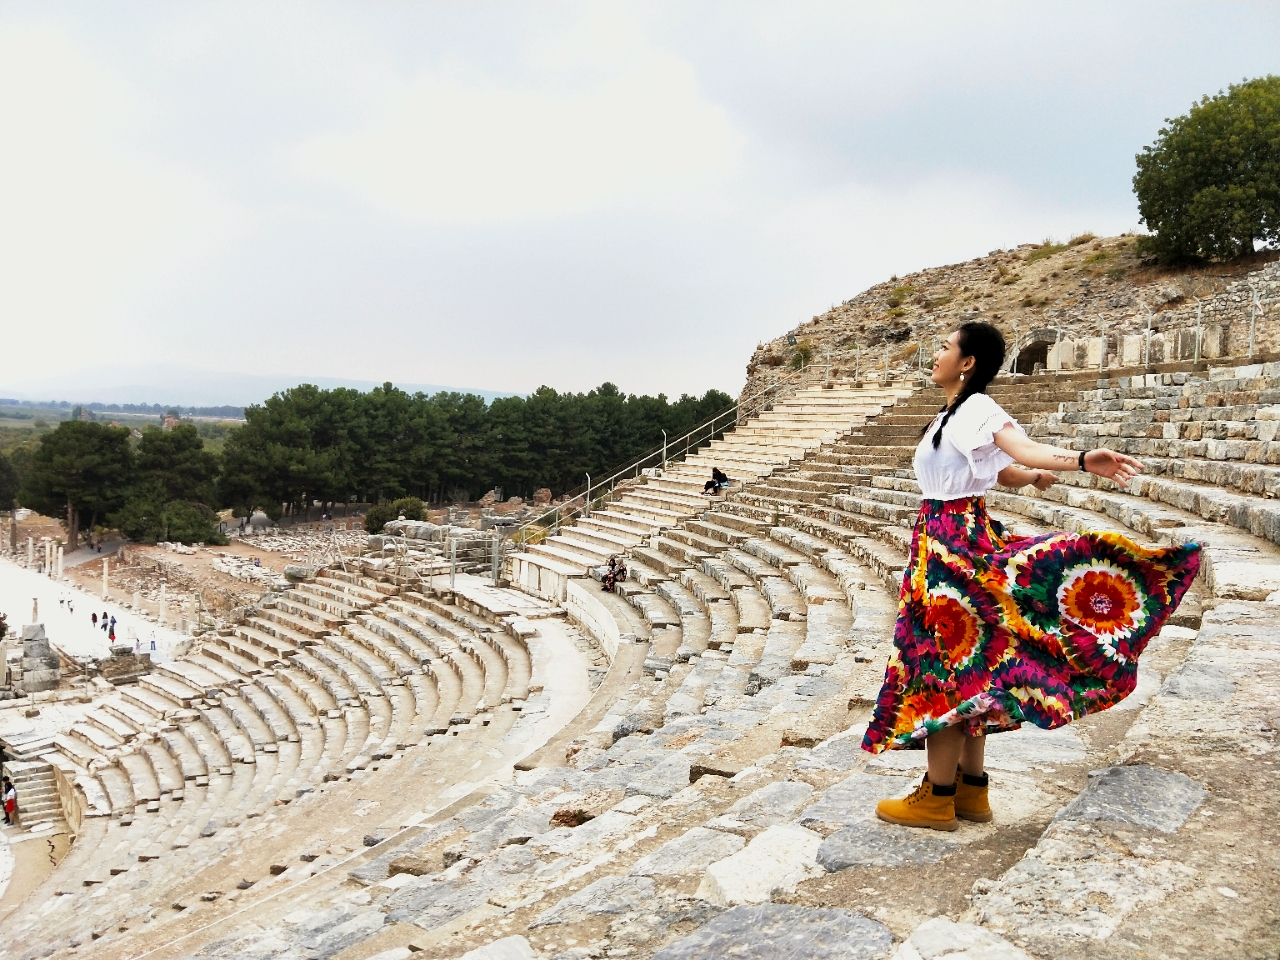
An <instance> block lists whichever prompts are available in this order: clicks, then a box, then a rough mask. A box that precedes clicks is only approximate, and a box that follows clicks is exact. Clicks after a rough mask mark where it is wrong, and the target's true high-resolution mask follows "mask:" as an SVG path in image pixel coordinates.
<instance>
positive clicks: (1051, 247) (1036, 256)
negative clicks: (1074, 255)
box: [1027, 240, 1071, 263]
mask: <svg viewBox="0 0 1280 960" xmlns="http://www.w3.org/2000/svg"><path fill="white" fill-rule="evenodd" d="M1070 249H1071V244H1069V243H1054V242H1053V241H1052V240H1046V241H1045V242H1044V243H1042V244H1040V246H1038V247H1036V248H1035V249H1034V250H1029V251H1027V263H1035V262H1036V261H1037V260H1044V259H1046V258H1047V257H1052V256H1053V255H1054V254H1055V253H1061V252H1062V251H1063V250H1070Z"/></svg>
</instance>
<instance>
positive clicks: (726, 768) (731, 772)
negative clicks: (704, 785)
mask: <svg viewBox="0 0 1280 960" xmlns="http://www.w3.org/2000/svg"><path fill="white" fill-rule="evenodd" d="M741 772H742V764H740V763H730V762H728V761H726V760H713V759H710V758H708V759H706V760H699V761H696V762H694V763H692V764H690V766H689V782H690V783H696V782H697V781H698V780H699V778H701V777H707V776H710V777H734V776H737V775H738V774H739V773H741Z"/></svg>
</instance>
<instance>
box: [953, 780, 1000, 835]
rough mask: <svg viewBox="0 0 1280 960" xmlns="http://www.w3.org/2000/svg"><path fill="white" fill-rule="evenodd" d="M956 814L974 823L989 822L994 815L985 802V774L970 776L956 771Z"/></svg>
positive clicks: (988, 804)
mask: <svg viewBox="0 0 1280 960" xmlns="http://www.w3.org/2000/svg"><path fill="white" fill-rule="evenodd" d="M956 816H957V817H959V818H960V819H961V820H971V821H973V822H974V823H990V822H991V820H992V818H993V817H994V816H995V814H994V813H992V812H991V804H990V803H988V802H987V775H986V774H985V773H984V774H983V775H982V776H980V777H971V776H969V774H967V773H965V772H964V771H962V770H957V771H956Z"/></svg>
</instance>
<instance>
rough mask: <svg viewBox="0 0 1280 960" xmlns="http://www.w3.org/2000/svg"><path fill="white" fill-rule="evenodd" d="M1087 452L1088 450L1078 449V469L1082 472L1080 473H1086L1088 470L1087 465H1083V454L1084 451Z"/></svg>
mask: <svg viewBox="0 0 1280 960" xmlns="http://www.w3.org/2000/svg"><path fill="white" fill-rule="evenodd" d="M1088 452H1089V451H1088V450H1081V451H1080V470H1081V472H1082V473H1088V472H1089V468H1088V467H1086V466H1085V465H1084V455H1085V454H1086V453H1088Z"/></svg>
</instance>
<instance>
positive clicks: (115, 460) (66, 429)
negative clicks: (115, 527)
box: [20, 420, 132, 550]
mask: <svg viewBox="0 0 1280 960" xmlns="http://www.w3.org/2000/svg"><path fill="white" fill-rule="evenodd" d="M131 460H132V456H131V451H130V449H129V431H128V429H126V428H124V427H109V426H106V425H105V424H102V423H97V422H95V421H92V420H64V421H63V422H62V423H60V424H58V427H57V429H56V430H52V431H50V432H49V433H47V434H45V435H44V436H43V437H41V438H40V446H39V447H38V448H37V449H36V452H35V454H34V455H33V456H32V458H31V467H30V472H29V473H28V474H27V477H26V480H25V481H24V483H23V485H22V489H21V491H20V496H21V499H22V503H23V504H24V505H25V506H28V507H31V508H32V509H34V510H37V511H39V512H40V513H43V514H46V515H48V516H52V517H57V516H62V517H64V518H65V522H66V527H67V543H68V545H69V546H70V548H71V549H72V550H75V549H76V548H77V547H79V545H80V521H81V518H82V516H83V515H85V514H88V516H89V525H90V527H91V528H92V527H93V526H94V525H96V524H97V522H98V518H99V517H105V516H106V515H107V514H108V513H109V512H111V511H112V510H114V509H116V508H117V507H119V506H120V505H121V504H122V503H123V502H124V499H125V496H126V494H127V493H128V485H129V479H130V468H131V466H132V463H131Z"/></svg>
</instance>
